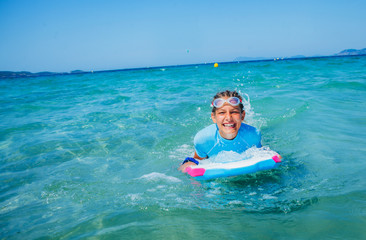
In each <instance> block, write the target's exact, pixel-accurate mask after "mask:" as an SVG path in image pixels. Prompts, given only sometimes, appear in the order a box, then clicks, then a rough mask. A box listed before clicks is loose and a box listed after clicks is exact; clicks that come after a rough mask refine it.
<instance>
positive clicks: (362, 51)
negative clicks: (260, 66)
mask: <svg viewBox="0 0 366 240" xmlns="http://www.w3.org/2000/svg"><path fill="white" fill-rule="evenodd" d="M357 55H366V48H364V49H360V50H357V49H346V50H343V51H341V52H339V53H336V54H334V55H330V56H320V55H315V56H311V58H316V57H331V56H357ZM291 58H308V57H306V56H304V55H296V56H292V57H284V58H282V57H281V58H280V59H291ZM271 59H277V57H267V58H264V57H237V58H235V59H234V62H237V61H256V60H271Z"/></svg>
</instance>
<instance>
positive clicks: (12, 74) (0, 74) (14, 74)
mask: <svg viewBox="0 0 366 240" xmlns="http://www.w3.org/2000/svg"><path fill="white" fill-rule="evenodd" d="M359 56H366V54H358V55H329V56H311V57H305V56H304V57H282V58H268V59H250V60H241V61H223V62H219V61H218V62H205V63H189V64H176V65H165V66H164V65H162V66H151V67H150V66H147V67H136V68H121V69H109V70H107V69H106V70H96V71H94V70H89V71H84V70H73V71H70V72H48V71H42V72H29V71H0V79H6V78H32V77H41V76H58V75H78V74H94V73H107V72H122V71H139V70H148V69H166V68H176V67H190V66H204V65H214V64H215V63H217V64H219V65H227V64H236V63H249V62H269V61H288V60H306V59H317V58H340V57H359Z"/></svg>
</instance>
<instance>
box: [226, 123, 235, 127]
mask: <svg viewBox="0 0 366 240" xmlns="http://www.w3.org/2000/svg"><path fill="white" fill-rule="evenodd" d="M224 126H225V127H234V124H224Z"/></svg>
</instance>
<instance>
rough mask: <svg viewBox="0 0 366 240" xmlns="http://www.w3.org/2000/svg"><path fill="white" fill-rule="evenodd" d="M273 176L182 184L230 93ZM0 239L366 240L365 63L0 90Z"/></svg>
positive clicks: (129, 76)
mask: <svg viewBox="0 0 366 240" xmlns="http://www.w3.org/2000/svg"><path fill="white" fill-rule="evenodd" d="M225 89H235V90H238V91H240V92H241V93H242V94H245V93H246V94H248V96H249V97H250V103H247V104H246V109H247V115H246V119H245V120H246V122H247V123H248V124H251V125H253V126H255V127H257V128H259V129H260V130H261V132H262V144H263V145H264V146H267V147H270V148H271V149H273V150H275V151H277V152H279V153H280V154H281V155H282V156H283V163H282V164H281V165H280V166H279V168H277V169H275V170H273V171H266V172H262V173H257V174H252V175H246V176H240V177H234V178H226V179H217V180H213V181H206V182H198V181H196V180H194V179H192V178H190V177H188V176H187V175H184V174H182V173H180V172H178V171H177V167H178V166H179V164H180V162H181V161H182V160H183V159H184V158H185V157H186V156H191V155H192V153H193V137H194V135H195V134H196V132H197V131H199V130H200V129H202V128H204V127H205V126H207V125H209V124H211V120H210V100H211V98H212V96H213V95H214V94H215V93H216V92H217V91H220V90H225ZM0 93H1V94H0V106H1V109H0V118H1V121H0V161H1V162H0V180H1V187H0V227H1V235H0V239H49V238H52V239H88V238H90V239H366V232H365V230H364V227H365V226H366V177H365V176H366V174H365V171H366V164H365V161H366V160H365V155H366V57H343V58H320V59H305V60H286V61H274V62H247V63H232V64H221V65H220V66H219V67H218V68H213V66H212V65H199V66H185V67H174V68H165V69H164V68H161V69H146V70H135V71H134V70H131V71H121V72H104V73H94V74H91V73H90V74H80V75H68V76H52V77H39V78H25V79H20V78H19V79H8V80H7V79H5V80H1V81H0Z"/></svg>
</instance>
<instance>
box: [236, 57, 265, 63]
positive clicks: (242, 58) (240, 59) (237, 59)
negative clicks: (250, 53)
mask: <svg viewBox="0 0 366 240" xmlns="http://www.w3.org/2000/svg"><path fill="white" fill-rule="evenodd" d="M265 59H268V58H265V57H237V58H235V59H234V62H241V61H257V60H265Z"/></svg>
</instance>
